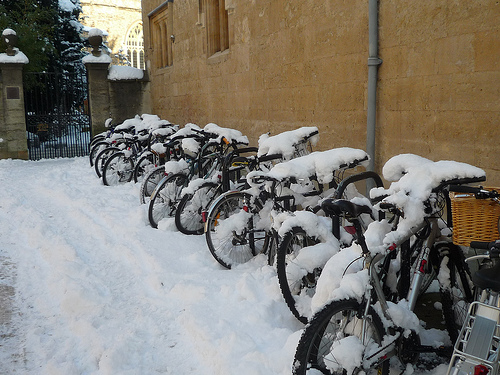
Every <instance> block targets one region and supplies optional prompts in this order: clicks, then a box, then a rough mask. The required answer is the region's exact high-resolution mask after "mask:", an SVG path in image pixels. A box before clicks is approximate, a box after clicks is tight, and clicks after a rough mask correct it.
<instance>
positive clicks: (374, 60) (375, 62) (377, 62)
mask: <svg viewBox="0 0 500 375" xmlns="http://www.w3.org/2000/svg"><path fill="white" fill-rule="evenodd" d="M380 64H382V59H380V58H378V57H369V58H368V66H373V65H375V66H378V65H380Z"/></svg>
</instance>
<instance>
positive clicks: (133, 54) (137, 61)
mask: <svg viewBox="0 0 500 375" xmlns="http://www.w3.org/2000/svg"><path fill="white" fill-rule="evenodd" d="M125 51H126V54H127V58H128V61H129V62H130V65H132V66H133V67H135V68H139V69H142V70H144V39H143V34H142V23H141V22H137V23H136V24H135V25H133V26H132V27H131V28H130V30H129V32H128V33H127V39H126V41H125Z"/></svg>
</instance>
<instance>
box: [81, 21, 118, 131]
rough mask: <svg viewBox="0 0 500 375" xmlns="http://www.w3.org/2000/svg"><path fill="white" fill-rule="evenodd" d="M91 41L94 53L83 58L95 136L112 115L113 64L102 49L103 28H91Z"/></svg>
mask: <svg viewBox="0 0 500 375" xmlns="http://www.w3.org/2000/svg"><path fill="white" fill-rule="evenodd" d="M89 43H90V45H91V46H92V47H93V48H92V53H91V54H89V55H87V56H85V57H84V58H83V63H84V64H85V68H86V69H87V76H88V84H89V109H90V121H91V129H92V132H91V136H94V135H96V134H99V133H102V132H103V131H106V130H107V129H106V127H105V122H106V120H107V119H108V118H110V117H111V109H110V99H109V85H108V68H109V65H110V64H111V57H110V56H109V55H107V54H105V53H102V51H101V46H102V31H101V30H99V29H92V30H90V32H89Z"/></svg>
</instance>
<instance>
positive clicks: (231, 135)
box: [203, 123, 248, 145]
mask: <svg viewBox="0 0 500 375" xmlns="http://www.w3.org/2000/svg"><path fill="white" fill-rule="evenodd" d="M203 130H204V131H205V132H207V133H210V134H214V135H217V136H218V138H217V139H216V142H220V141H221V139H222V137H224V138H225V139H226V140H227V142H229V143H233V142H234V143H236V144H240V145H248V137H247V136H246V135H243V134H242V133H241V132H240V131H239V130H236V129H231V128H222V127H220V126H219V125H217V124H214V123H209V124H207V125H205V127H204V128H203Z"/></svg>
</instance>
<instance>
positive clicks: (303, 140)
mask: <svg viewBox="0 0 500 375" xmlns="http://www.w3.org/2000/svg"><path fill="white" fill-rule="evenodd" d="M318 133H319V131H318V128H317V127H315V126H304V127H301V128H298V129H295V130H290V131H286V132H283V133H279V134H276V135H272V136H270V135H269V134H267V133H266V134H262V135H261V136H260V137H259V151H258V152H257V156H259V157H260V156H263V155H273V154H280V155H282V158H283V160H290V159H292V158H293V157H295V156H296V155H297V153H300V152H305V151H304V149H303V148H304V146H306V145H307V143H310V144H311V146H316V144H317V143H318V140H319V134H318Z"/></svg>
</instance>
